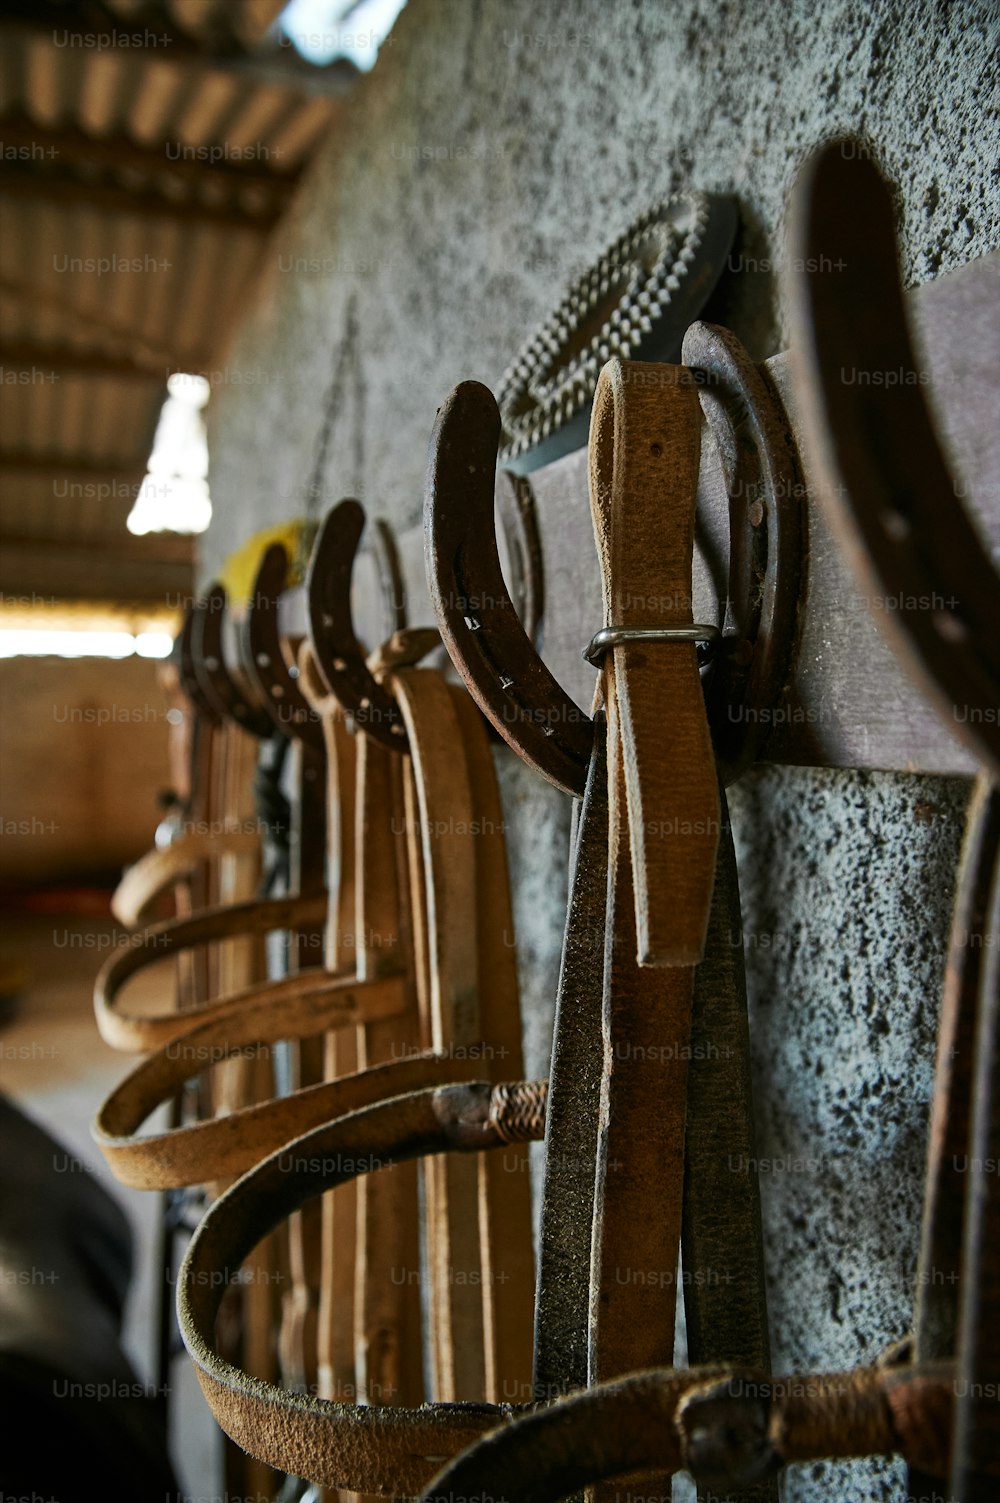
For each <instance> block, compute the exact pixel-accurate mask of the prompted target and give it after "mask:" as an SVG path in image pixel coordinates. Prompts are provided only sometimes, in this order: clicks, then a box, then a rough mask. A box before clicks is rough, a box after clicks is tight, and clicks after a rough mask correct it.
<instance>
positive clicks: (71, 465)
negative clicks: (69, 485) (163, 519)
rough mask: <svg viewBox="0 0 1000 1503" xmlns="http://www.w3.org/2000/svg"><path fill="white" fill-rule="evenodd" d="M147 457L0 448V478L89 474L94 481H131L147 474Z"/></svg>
mask: <svg viewBox="0 0 1000 1503" xmlns="http://www.w3.org/2000/svg"><path fill="white" fill-rule="evenodd" d="M146 458H147V456H146V455H140V456H136V457H134V458H132V459H118V460H110V459H87V458H84V457H83V456H82V455H80V456H74V455H72V454H51V453H44V454H34V453H31V452H30V451H29V450H27V449H0V475H4V474H14V475H86V476H87V477H88V478H89V479H91V480H121V479H123V478H127V479H129V480H131V479H133V478H134V477H135V476H136V475H139V476H142V475H144V474H145V472H146Z"/></svg>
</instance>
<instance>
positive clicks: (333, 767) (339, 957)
mask: <svg viewBox="0 0 1000 1503" xmlns="http://www.w3.org/2000/svg"><path fill="white" fill-rule="evenodd" d="M299 682H300V684H301V687H302V693H303V695H304V696H305V698H306V699H307V700H308V701H309V703H310V705H311V706H312V708H313V710H314V712H315V713H316V715H317V716H318V717H319V722H320V726H321V727H322V731H323V741H324V745H325V747H326V768H327V785H326V832H327V834H326V838H327V892H328V897H329V908H328V912H327V926H326V950H325V960H326V965H327V968H328V969H329V970H331V971H337V970H338V969H339V968H342V967H347V966H348V965H350V966H353V965H354V963H355V955H356V945H355V944H349V943H348V940H349V939H351V938H353V935H354V930H355V925H356V919H357V913H356V895H355V885H356V875H357V873H356V849H355V837H356V830H355V808H356V799H355V794H356V784H357V758H356V746H355V737H354V736H353V735H352V734H351V732H350V730H349V729H348V726H347V722H346V719H345V717H344V713H343V711H342V709H341V707H340V704H339V702H338V701H337V699H336V698H335V697H334V696H333V695H332V694H331V693H330V691H329V689H328V687H327V685H326V682H325V680H324V679H323V676H322V673H321V672H320V669H319V667H318V665H317V662H316V659H315V656H314V654H313V649H312V647H311V645H310V643H309V642H303V644H302V646H301V648H300V649H299ZM402 1005H403V1003H402V1000H401V1003H400V1006H401V1007H402ZM360 1043H361V1030H360V1028H335V1029H331V1030H330V1031H329V1032H328V1033H327V1034H326V1037H325V1044H324V1050H323V1077H324V1080H326V1081H337V1080H339V1079H341V1078H342V1077H344V1076H349V1075H354V1074H356V1073H357V1072H358V1068H359V1064H358V1062H359V1059H360V1056H361V1050H360V1047H359V1046H360ZM329 1115H331V1114H328V1116H327V1120H329ZM321 1120H323V1119H322V1118H320V1117H317V1118H316V1119H315V1123H314V1124H313V1125H318V1123H319V1122H320V1121H321ZM301 1130H302V1131H305V1127H304V1126H303V1128H302V1129H301ZM294 1135H297V1134H291V1135H290V1136H294ZM274 1146H277V1144H275V1145H274ZM264 1151H266V1149H265V1150H264ZM259 1156H260V1155H259V1154H258V1158H259ZM248 1167H249V1166H248ZM320 1215H321V1228H320V1287H319V1312H318V1332H317V1392H318V1393H319V1395H320V1397H321V1398H328V1399H330V1398H341V1397H354V1395H355V1394H356V1393H357V1384H356V1375H355V1367H354V1276H355V1266H356V1262H357V1257H356V1243H357V1225H358V1220H357V1186H356V1184H354V1183H353V1182H351V1183H350V1184H347V1185H343V1186H341V1188H340V1189H339V1190H338V1191H337V1193H336V1195H325V1196H324V1197H323V1200H322V1205H321V1212H320Z"/></svg>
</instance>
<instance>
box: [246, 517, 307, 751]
mask: <svg viewBox="0 0 1000 1503" xmlns="http://www.w3.org/2000/svg"><path fill="white" fill-rule="evenodd" d="M287 575H288V554H287V553H286V552H285V549H284V548H283V547H282V545H281V544H280V543H272V545H271V547H270V548H268V550H267V552H266V553H265V554H264V557H263V558H262V559H261V562H260V567H259V569H258V570H257V578H256V579H255V581H254V587H253V595H252V596H251V599H250V604H249V606H248V608H247V615H246V621H245V623H244V629H245V640H246V645H247V647H248V649H249V651H248V653H247V670H248V672H249V673H250V675H251V678H252V679H253V682H254V683H255V684H256V686H257V689H258V692H259V693H260V696H261V698H262V700H263V702H264V704H265V705H266V706H267V710H268V714H269V715H270V716H271V719H272V720H273V721H274V723H275V725H276V726H277V727H278V729H279V730H280V731H281V732H282V733H283V734H284V735H285V736H288V737H289V739H294V740H298V741H303V742H305V743H306V745H308V746H312V747H315V748H317V749H319V750H322V747H323V732H322V729H321V727H320V723H319V720H318V718H317V716H316V714H315V713H314V711H313V709H312V706H311V705H310V704H309V702H308V700H306V698H305V697H304V695H303V693H302V690H301V689H300V688H299V686H298V684H297V683H296V681H295V679H294V678H293V676H292V674H291V672H290V669H289V665H288V663H287V662H286V660H285V654H284V652H283V650H282V646H281V637H280V635H279V632H278V600H279V598H280V596H281V592H282V590H283V589H284V588H285V583H286V579H287Z"/></svg>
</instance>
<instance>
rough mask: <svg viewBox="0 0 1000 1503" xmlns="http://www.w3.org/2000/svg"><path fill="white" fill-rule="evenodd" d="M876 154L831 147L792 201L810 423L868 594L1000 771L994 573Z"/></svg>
mask: <svg viewBox="0 0 1000 1503" xmlns="http://www.w3.org/2000/svg"><path fill="white" fill-rule="evenodd" d="M864 155H865V153H864V151H863V149H862V148H861V147H860V146H859V143H858V142H853V141H831V142H830V143H828V144H827V145H826V146H825V147H824V148H823V149H822V150H821V151H819V152H818V153H817V155H816V156H815V157H814V158H813V159H812V161H811V162H810V163H809V164H808V165H807V167H806V169H805V171H804V173H803V176H802V178H801V180H800V183H799V185H798V189H797V192H796V195H795V198H794V201H793V210H792V223H791V232H790V238H791V248H790V252H791V253H790V261H789V264H790V265H791V266H792V267H793V268H794V271H793V275H792V276H791V278H790V283H789V297H790V305H791V312H792V317H793V324H794V332H795V338H794V340H793V356H794V358H795V361H796V369H797V374H798V377H799V381H798V388H797V389H798V391H799V394H800V405H801V409H802V417H803V423H804V426H805V430H806V434H807V437H808V440H809V447H810V450H811V453H812V455H813V456H814V460H815V468H816V472H817V475H818V478H819V480H820V485H821V493H822V497H823V501H824V502H825V504H826V506H827V509H828V512H829V515H830V517H831V520H832V522H833V524H834V526H835V528H836V531H837V533H838V536H839V540H840V542H841V545H842V547H843V548H844V551H845V553H846V554H847V556H848V557H849V559H850V561H851V563H852V564H853V566H854V568H855V570H856V571H857V574H858V577H859V579H860V580H861V581H862V587H863V589H864V591H865V594H866V595H867V596H868V597H869V599H870V600H871V601H872V602H874V601H878V602H879V604H882V603H884V602H885V601H886V600H891V601H893V602H894V608H892V609H889V610H885V609H879V610H877V612H876V614H877V618H878V620H879V622H880V623H881V624H882V625H883V626H884V628H885V631H886V635H887V636H888V637H889V638H890V641H891V642H892V645H893V646H894V647H895V649H896V651H897V654H898V656H899V658H900V661H901V662H902V663H903V665H904V667H905V668H906V670H907V671H908V672H909V674H910V675H911V677H913V678H914V679H915V680H916V682H917V683H918V684H919V685H920V686H921V687H922V689H923V690H924V692H925V693H927V694H928V695H929V697H930V698H931V700H932V702H933V703H936V704H937V706H938V707H939V709H940V710H941V711H942V712H943V716H944V719H945V721H946V722H947V724H948V725H949V726H950V728H951V729H952V730H953V731H954V733H955V735H956V736H959V737H961V738H962V740H964V741H965V742H966V743H967V744H968V745H970V746H971V748H972V750H973V753H974V755H975V756H977V757H978V758H980V759H982V760H985V761H987V762H988V763H989V765H990V766H991V768H992V770H993V773H994V775H996V774H997V773H998V772H1000V724H998V723H997V718H996V713H995V709H996V698H997V685H998V683H1000V637H998V634H997V631H996V601H997V584H998V581H997V574H996V571H995V569H994V567H993V565H992V563H991V561H990V558H989V555H988V554H987V552H986V550H985V548H984V547H983V545H982V543H981V542H980V539H979V537H978V536H977V533H976V530H975V528H974V526H973V525H972V523H971V521H970V520H969V517H968V514H967V512H966V510H965V508H964V507H963V506H962V504H961V501H960V500H959V495H958V490H957V487H956V485H955V482H954V478H953V476H952V475H951V473H950V471H949V467H948V464H947V463H946V461H945V459H944V457H943V455H942V451H941V447H940V444H939V442H938V438H937V435H936V432H935V428H934V421H933V418H932V415H931V412H930V409H929V408H928V405H927V401H926V399H925V395H924V390H923V388H924V386H925V384H926V381H927V376H926V372H924V371H922V370H921V368H920V367H919V365H918V363H917V359H916V356H915V354H914V350H913V346H912V343H911V340H910V334H909V329H908V327H907V321H906V314H905V309H904V305H903V295H902V288H901V284H900V278H899V270H898V266H897V261H896V239H895V228H894V223H893V207H892V198H891V195H890V191H889V188H888V185H887V184H886V183H885V181H884V180H883V178H882V176H881V174H880V173H879V171H878V169H877V167H875V165H874V164H873V163H872V162H870V161H866V160H864ZM873 609H874V607H873ZM959 705H961V706H962V707H963V709H964V710H965V711H966V713H965V715H964V718H962V719H959V717H958V716H957V715H956V713H955V712H956V708H957V707H958V706H959Z"/></svg>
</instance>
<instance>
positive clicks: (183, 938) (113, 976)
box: [94, 896, 326, 1053]
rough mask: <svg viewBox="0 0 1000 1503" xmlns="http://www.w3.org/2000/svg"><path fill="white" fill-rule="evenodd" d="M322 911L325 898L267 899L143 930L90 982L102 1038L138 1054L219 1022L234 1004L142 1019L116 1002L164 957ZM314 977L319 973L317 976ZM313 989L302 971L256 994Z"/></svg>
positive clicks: (292, 923)
mask: <svg viewBox="0 0 1000 1503" xmlns="http://www.w3.org/2000/svg"><path fill="white" fill-rule="evenodd" d="M325 909H326V899H325V897H323V896H315V897H310V898H295V897H292V898H266V899H264V900H256V901H254V902H249V903H230V904H229V905H228V906H227V907H225V908H209V909H207V910H206V911H205V912H202V913H198V914H195V915H194V916H193V917H190V918H184V919H171V920H170V921H168V922H167V923H163V924H154V925H153V926H152V927H151V928H149V929H145V930H144V931H143V932H142V934H139V935H136V936H135V937H134V939H132V940H131V941H130V942H129V944H128V946H127V947H126V948H124V949H122V951H121V953H120V954H118V955H112V956H111V957H110V958H109V959H108V960H107V961H106V962H105V964H104V965H103V966H102V968H101V970H100V972H99V974H98V977H97V980H96V982H95V983H94V1012H95V1015H96V1017H97V1027H98V1029H99V1031H100V1034H101V1037H102V1038H103V1039H104V1041H105V1043H106V1044H110V1045H111V1047H112V1048H113V1049H122V1050H124V1051H126V1052H129V1053H138V1052H140V1051H142V1050H146V1049H156V1048H158V1047H159V1046H160V1045H161V1044H164V1043H169V1041H170V1040H171V1039H172V1038H177V1037H178V1036H179V1035H180V1034H182V1033H184V1032H185V1031H186V1030H187V1029H188V1028H189V1027H191V1026H192V1024H194V1023H196V1022H200V1021H201V1020H202V1019H204V1018H206V1017H218V1016H219V1015H220V1012H219V1009H220V1008H224V1007H225V1006H226V1003H227V1002H229V1001H231V1000H232V999H230V998H227V999H225V1001H224V1002H221V1003H220V1002H209V1003H205V1004H201V1005H196V1006H192V1007H188V1008H186V1009H185V1010H184V1011H182V1012H169V1013H152V1014H145V1013H137V1012H126V1011H125V1010H124V1009H123V1008H122V1006H121V1004H120V1002H119V993H120V992H121V990H122V987H123V986H124V984H125V982H126V981H128V980H129V978H130V977H132V976H134V975H136V974H137V972H139V971H142V970H144V969H145V968H146V967H147V966H150V965H153V964H155V962H156V961H158V960H162V959H163V958H164V956H171V955H184V954H186V952H188V951H189V950H192V949H195V948H196V947H198V946H200V945H206V944H210V943H211V942H212V941H214V940H219V939H229V938H232V937H233V936H236V935H263V934H266V933H267V932H268V931H269V930H272V929H291V928H295V927H296V926H297V925H298V924H300V923H311V922H314V921H315V920H316V919H318V918H321V917H322V916H323V913H324V912H325ZM315 974H316V976H319V975H321V974H322V973H321V972H318V971H317V972H316V973H315ZM312 984H314V981H313V980H312V978H310V977H309V975H308V973H307V972H300V973H299V975H298V976H293V977H287V978H286V979H285V980H284V981H280V982H272V983H269V984H268V985H266V986H263V987H261V988H259V989H257V990H256V994H257V995H259V996H264V995H265V994H268V995H270V994H271V991H272V988H274V987H277V988H279V989H280V990H279V994H282V993H283V989H284V988H285V987H286V986H290V987H292V988H294V987H299V988H301V989H303V990H306V989H308V988H309V986H310V985H312ZM253 995H254V991H251V992H249V993H246V994H244V1000H246V998H247V997H253Z"/></svg>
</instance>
